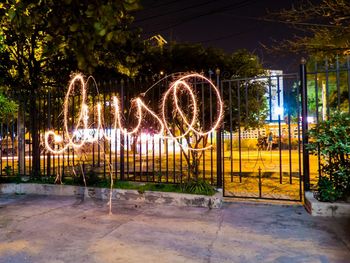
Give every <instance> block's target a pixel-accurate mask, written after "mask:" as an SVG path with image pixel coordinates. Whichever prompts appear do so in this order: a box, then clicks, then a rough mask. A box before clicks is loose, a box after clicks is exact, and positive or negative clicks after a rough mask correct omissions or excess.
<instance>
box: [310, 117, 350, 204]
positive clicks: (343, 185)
mask: <svg viewBox="0 0 350 263" xmlns="http://www.w3.org/2000/svg"><path fill="white" fill-rule="evenodd" d="M309 134H310V141H311V142H310V144H309V145H308V149H309V150H310V152H311V153H314V154H316V155H317V154H318V152H319V154H320V157H321V161H322V162H321V169H322V170H321V172H322V175H321V176H320V178H319V182H318V185H317V191H318V198H319V200H320V201H330V202H333V201H336V200H338V199H343V200H345V199H346V198H347V197H349V196H350V114H348V113H340V112H336V113H334V114H332V115H331V116H330V117H329V120H325V121H322V122H320V123H319V124H317V125H316V126H315V127H314V128H312V129H311V130H310V133H309Z"/></svg>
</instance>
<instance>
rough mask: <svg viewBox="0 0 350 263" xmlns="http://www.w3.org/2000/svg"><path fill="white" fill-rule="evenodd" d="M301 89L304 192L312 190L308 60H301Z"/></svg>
mask: <svg viewBox="0 0 350 263" xmlns="http://www.w3.org/2000/svg"><path fill="white" fill-rule="evenodd" d="M300 88H301V118H302V143H303V179H304V180H303V181H304V191H309V190H310V169H309V150H308V149H307V144H308V143H309V138H308V123H307V116H308V113H307V99H308V98H307V76H306V60H305V59H304V58H302V59H301V64H300Z"/></svg>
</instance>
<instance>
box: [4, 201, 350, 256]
mask: <svg viewBox="0 0 350 263" xmlns="http://www.w3.org/2000/svg"><path fill="white" fill-rule="evenodd" d="M112 211H113V214H112V215H109V214H108V206H107V204H106V202H102V201H93V200H90V201H81V200H77V199H75V198H67V197H47V196H26V195H0V262H1V263H5V262H6V263H10V262H18V263H22V262H33V263H34V262H35V263H41V262H43V263H44V262H45V263H61V262H104V263H109V262H242V263H243V262H244V263H246V262H286V263H287V262H288V263H289V262H292V263H293V262H303V263H305V262H321V263H326V262H349V259H350V222H349V221H350V220H349V219H337V220H336V219H332V218H316V217H311V216H310V215H309V214H307V213H306V211H305V210H304V208H303V207H302V206H299V205H292V206H291V205H288V206H287V205H272V204H268V205H267V204H257V203H237V202H232V203H225V204H224V206H223V208H222V209H213V210H208V209H204V208H188V207H186V208H179V207H171V206H156V205H141V206H140V205H135V204H131V203H127V202H118V203H116V202H114V203H113V206H112Z"/></svg>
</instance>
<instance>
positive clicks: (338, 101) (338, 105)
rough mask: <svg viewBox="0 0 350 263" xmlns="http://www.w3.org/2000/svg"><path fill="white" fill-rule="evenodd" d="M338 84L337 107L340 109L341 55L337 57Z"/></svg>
mask: <svg viewBox="0 0 350 263" xmlns="http://www.w3.org/2000/svg"><path fill="white" fill-rule="evenodd" d="M336 85H337V97H338V100H337V109H338V110H340V103H341V102H340V96H341V95H340V69H339V57H338V55H337V57H336Z"/></svg>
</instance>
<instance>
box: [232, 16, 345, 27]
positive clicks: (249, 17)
mask: <svg viewBox="0 0 350 263" xmlns="http://www.w3.org/2000/svg"><path fill="white" fill-rule="evenodd" d="M226 15H229V16H231V17H235V18H239V19H248V20H256V21H263V22H270V23H279V24H288V25H300V26H314V27H328V28H336V27H338V26H336V25H327V24H316V23H307V22H290V21H283V20H276V19H271V18H264V17H252V16H238V15H234V14H231V13H226Z"/></svg>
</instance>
